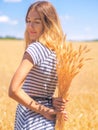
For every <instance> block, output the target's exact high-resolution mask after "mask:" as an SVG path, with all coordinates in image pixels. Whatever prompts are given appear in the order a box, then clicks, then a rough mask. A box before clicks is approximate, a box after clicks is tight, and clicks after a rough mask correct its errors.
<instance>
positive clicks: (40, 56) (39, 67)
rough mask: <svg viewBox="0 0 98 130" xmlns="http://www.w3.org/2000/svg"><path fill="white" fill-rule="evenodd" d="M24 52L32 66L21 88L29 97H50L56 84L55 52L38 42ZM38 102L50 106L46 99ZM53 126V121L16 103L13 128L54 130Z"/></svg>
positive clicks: (18, 129)
mask: <svg viewBox="0 0 98 130" xmlns="http://www.w3.org/2000/svg"><path fill="white" fill-rule="evenodd" d="M26 52H27V53H29V54H30V56H31V58H32V62H33V64H34V67H33V68H32V69H31V71H30V72H29V74H28V75H27V78H26V80H25V82H24V84H23V87H22V88H23V89H24V91H25V92H26V93H27V94H28V95H29V96H31V97H33V96H36V97H46V98H48V97H52V96H53V94H54V91H55V88H56V85H57V74H56V55H55V53H54V52H53V51H51V50H49V49H48V48H47V47H45V46H44V45H42V44H41V43H39V42H35V43H32V44H30V45H29V47H28V48H27V50H26ZM38 102H39V103H41V104H43V105H45V106H48V107H52V104H51V103H49V102H48V101H38ZM54 126H55V122H53V121H49V120H47V119H46V118H44V117H43V116H41V115H40V114H37V113H35V112H33V111H31V110H29V109H28V108H25V107H24V106H22V105H20V104H19V105H18V107H17V112H16V120H15V130H54Z"/></svg>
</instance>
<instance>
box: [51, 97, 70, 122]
mask: <svg viewBox="0 0 98 130" xmlns="http://www.w3.org/2000/svg"><path fill="white" fill-rule="evenodd" d="M67 102H68V100H64V99H63V98H60V97H55V98H53V100H52V103H53V107H54V108H55V110H56V111H57V112H59V113H61V114H62V115H63V117H64V120H67V119H68V116H67V112H66V111H65V107H66V103H67Z"/></svg>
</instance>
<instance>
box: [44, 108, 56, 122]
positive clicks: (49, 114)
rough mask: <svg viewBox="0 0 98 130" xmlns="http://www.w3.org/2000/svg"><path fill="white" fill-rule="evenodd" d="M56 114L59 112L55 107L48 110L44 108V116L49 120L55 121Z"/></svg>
mask: <svg viewBox="0 0 98 130" xmlns="http://www.w3.org/2000/svg"><path fill="white" fill-rule="evenodd" d="M56 114H57V112H56V111H55V110H54V109H50V108H46V110H44V113H43V116H44V117H45V118H47V119H48V120H52V121H55V120H56Z"/></svg>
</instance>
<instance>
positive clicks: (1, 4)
mask: <svg viewBox="0 0 98 130" xmlns="http://www.w3.org/2000/svg"><path fill="white" fill-rule="evenodd" d="M34 1H36V0H0V36H6V35H9V36H16V37H19V38H23V37H24V30H25V15H26V12H27V9H28V7H29V5H30V4H31V3H33V2H34ZM49 1H50V2H51V3H52V4H53V5H54V7H55V8H56V10H57V12H58V14H59V17H60V20H61V24H62V27H63V30H64V32H65V34H66V35H67V39H68V40H91V39H98V0H49Z"/></svg>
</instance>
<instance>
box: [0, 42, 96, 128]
mask: <svg viewBox="0 0 98 130" xmlns="http://www.w3.org/2000/svg"><path fill="white" fill-rule="evenodd" d="M73 44H74V46H75V47H76V48H77V47H78V46H79V45H80V44H82V45H87V46H88V47H89V48H90V49H91V51H90V52H89V57H90V58H92V60H91V61H89V62H87V63H86V64H85V66H84V67H83V69H82V70H81V72H80V73H79V74H78V75H77V76H76V77H75V78H74V79H73V81H72V84H71V87H70V90H69V97H68V99H69V101H68V103H67V106H66V111H67V113H68V120H67V121H66V130H98V69H97V67H98V42H74V43H73ZM24 46H25V44H24V41H23V40H0V130H13V126H14V117H15V109H16V105H17V103H16V102H15V101H14V100H12V99H10V98H9V97H8V87H9V83H10V80H11V78H12V76H13V74H14V72H15V70H16V68H17V67H18V65H19V63H20V61H21V59H22V55H23V52H24ZM61 130H62V129H61Z"/></svg>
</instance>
